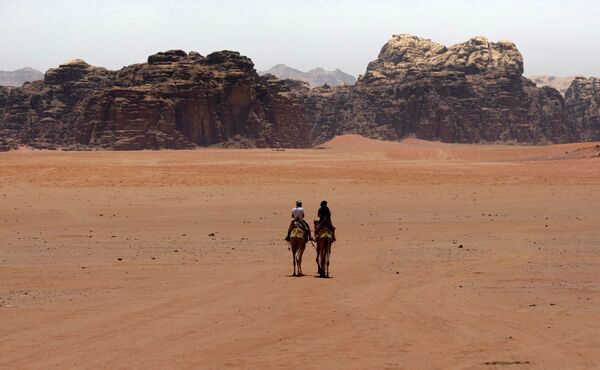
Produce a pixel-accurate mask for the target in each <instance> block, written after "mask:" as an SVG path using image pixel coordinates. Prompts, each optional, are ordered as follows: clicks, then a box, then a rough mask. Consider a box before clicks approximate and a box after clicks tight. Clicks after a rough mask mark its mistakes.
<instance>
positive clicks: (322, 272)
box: [315, 221, 333, 278]
mask: <svg viewBox="0 0 600 370" xmlns="http://www.w3.org/2000/svg"><path fill="white" fill-rule="evenodd" d="M317 225H318V221H315V239H316V241H317V259H316V261H317V268H318V271H319V277H322V278H328V277H329V256H330V254H331V244H332V243H333V232H332V231H331V229H330V228H329V226H328V225H324V226H322V227H321V228H320V229H318V231H317V228H316V226H317Z"/></svg>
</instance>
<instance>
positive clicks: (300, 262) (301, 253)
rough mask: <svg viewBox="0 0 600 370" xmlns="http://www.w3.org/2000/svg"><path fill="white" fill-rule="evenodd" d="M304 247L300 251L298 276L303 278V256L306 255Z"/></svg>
mask: <svg viewBox="0 0 600 370" xmlns="http://www.w3.org/2000/svg"><path fill="white" fill-rule="evenodd" d="M304 248H306V246H304V247H300V248H299V250H298V275H300V276H302V275H303V274H302V255H303V254H304Z"/></svg>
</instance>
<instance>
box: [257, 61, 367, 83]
mask: <svg viewBox="0 0 600 370" xmlns="http://www.w3.org/2000/svg"><path fill="white" fill-rule="evenodd" d="M258 73H259V74H261V75H264V74H267V73H268V74H272V75H274V76H277V77H279V78H290V79H293V80H300V81H306V82H308V84H309V85H310V86H313V87H315V86H323V85H329V86H339V85H352V84H353V83H355V82H356V77H354V76H351V75H349V74H347V73H345V72H343V71H340V70H339V69H336V70H335V71H326V70H324V69H323V68H313V69H311V70H310V71H308V72H303V71H299V70H297V69H295V68H292V67H288V66H286V65H285V64H278V65H276V66H273V67H272V68H269V69H268V70H266V71H259V72H258Z"/></svg>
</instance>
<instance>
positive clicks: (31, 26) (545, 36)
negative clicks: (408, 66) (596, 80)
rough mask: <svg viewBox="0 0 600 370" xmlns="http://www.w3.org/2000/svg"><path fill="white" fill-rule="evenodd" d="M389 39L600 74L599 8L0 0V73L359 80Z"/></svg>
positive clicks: (554, 70)
mask: <svg viewBox="0 0 600 370" xmlns="http://www.w3.org/2000/svg"><path fill="white" fill-rule="evenodd" d="M396 33H411V34H415V35H418V36H421V37H426V38H431V39H433V40H434V41H438V42H441V43H444V44H447V45H450V44H454V43H458V42H462V41H465V40H467V39H469V38H470V37H472V36H475V35H484V36H487V37H488V38H490V39H491V40H492V41H497V40H501V39H508V40H511V41H514V42H515V43H516V44H517V46H518V47H519V49H520V50H521V52H522V53H523V56H524V59H525V73H526V74H554V75H571V74H584V75H592V76H600V1H599V0H572V1H554V0H548V1H526V0H521V1H512V0H505V1H494V0H488V1H473V0H471V1H469V0H462V1H433V0H431V1H417V0H410V1H402V0H398V1H383V0H382V1H358V0H357V1H334V0H315V1H313V0H302V1H300V0H295V1H286V0H279V1H276V0H273V1H267V0H264V1H252V0H245V1H237V0H220V1H188V0H183V1H134V0H129V1H127V0H103V1H92V0H88V1H74V0H68V1H67V0H65V1H59V0H45V1H42V0H39V1H34V0H0V70H13V69H16V68H20V67H24V66H31V67H34V68H37V69H39V70H42V71H45V70H46V69H48V68H50V67H54V66H57V65H58V64H60V63H62V62H64V61H66V60H68V59H72V58H82V59H85V60H86V61H87V62H88V63H90V64H94V65H99V66H104V67H107V68H111V69H117V68H121V67H122V66H124V65H128V64H132V63H139V62H143V61H145V60H146V58H147V56H148V55H150V54H153V53H155V52H157V51H161V50H167V49H183V50H186V51H190V50H195V51H198V52H200V53H201V54H203V55H206V54H208V53H210V52H212V51H215V50H223V49H229V50H237V51H240V52H241V53H242V54H244V55H246V56H249V57H250V58H252V60H253V61H254V63H255V65H256V67H257V69H259V70H262V69H267V68H269V67H271V66H272V65H274V64H277V63H284V64H287V65H289V66H292V67H295V68H298V69H303V70H307V69H310V68H313V67H316V66H320V67H324V68H326V69H332V68H337V67H339V68H341V69H342V70H344V71H346V72H348V73H351V74H354V75H358V74H361V73H363V72H364V70H365V68H366V65H367V63H368V62H369V61H371V60H373V59H375V58H376V57H377V54H378V52H379V49H380V48H381V46H382V45H383V44H384V43H385V42H386V41H387V40H388V39H389V38H390V37H391V35H392V34H396Z"/></svg>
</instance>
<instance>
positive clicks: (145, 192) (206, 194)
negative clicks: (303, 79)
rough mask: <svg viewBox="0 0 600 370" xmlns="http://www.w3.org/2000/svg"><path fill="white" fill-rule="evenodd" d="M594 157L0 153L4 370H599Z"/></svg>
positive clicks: (537, 153) (365, 144) (490, 149)
mask: <svg viewBox="0 0 600 370" xmlns="http://www.w3.org/2000/svg"><path fill="white" fill-rule="evenodd" d="M596 145H597V143H583V144H568V145H553V146H543V147H527V146H507V145H502V146H501V145H488V146H484V145H458V144H441V143H435V142H422V141H418V140H414V139H409V140H406V141H404V142H401V143H389V142H378V141H374V140H367V139H364V138H360V137H357V136H344V137H338V138H336V139H334V140H333V141H332V142H329V143H327V144H325V145H323V147H321V148H318V149H311V150H285V151H276V150H271V149H257V150H223V149H199V150H188V151H141V152H109V151H106V152H103V151H97V152H61V151H33V150H27V149H20V150H18V151H13V152H8V153H2V154H0V204H1V205H2V206H1V208H0V367H1V368H78V369H82V368H111V369H114V368H180V367H187V368H203V369H221V368H243V369H268V368H282V369H597V368H600V350H599V348H600V227H599V221H598V216H599V209H600V158H598V157H597V156H598V153H599V151H598V149H597V147H596ZM298 198H300V199H302V200H303V201H304V205H305V208H306V211H307V213H308V215H309V217H308V219H309V220H312V219H314V218H315V217H316V211H317V208H318V204H319V202H320V201H321V200H322V199H326V200H328V201H329V205H330V207H331V210H332V212H333V221H334V223H335V224H336V226H337V228H338V242H337V243H336V244H334V246H333V254H332V257H331V266H330V268H331V278H330V279H319V278H316V277H315V276H314V274H315V273H316V265H315V263H314V258H315V251H314V248H313V247H312V246H311V245H310V244H309V245H308V247H307V249H306V253H305V255H304V264H303V270H304V272H305V273H306V274H307V275H306V276H304V277H301V278H294V277H291V276H290V275H291V273H292V260H291V253H290V252H289V251H288V249H287V244H286V243H285V242H284V241H283V237H284V236H285V231H286V229H287V225H288V223H289V214H290V209H291V208H292V207H293V205H294V201H295V200H296V199H298Z"/></svg>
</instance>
